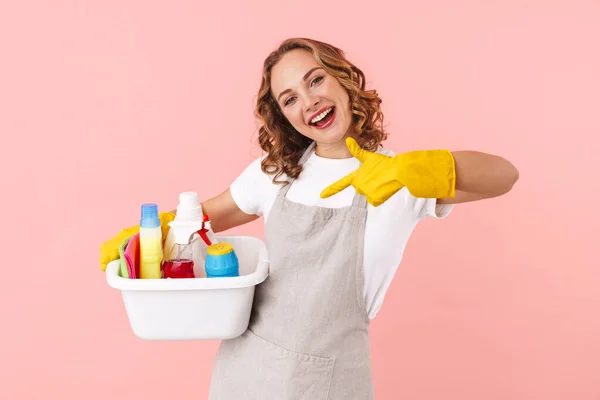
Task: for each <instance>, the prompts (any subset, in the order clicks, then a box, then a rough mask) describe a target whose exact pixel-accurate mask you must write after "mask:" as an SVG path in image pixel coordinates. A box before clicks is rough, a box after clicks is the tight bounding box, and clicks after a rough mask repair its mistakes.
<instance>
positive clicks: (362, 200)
mask: <svg viewBox="0 0 600 400" xmlns="http://www.w3.org/2000/svg"><path fill="white" fill-rule="evenodd" d="M352 207H357V208H367V198H366V197H365V196H364V195H362V194H358V192H356V194H355V195H354V198H353V199H352Z"/></svg>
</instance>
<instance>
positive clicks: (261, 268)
mask: <svg viewBox="0 0 600 400" xmlns="http://www.w3.org/2000/svg"><path fill="white" fill-rule="evenodd" d="M218 241H219V242H228V243H231V244H232V245H233V249H234V251H235V253H236V255H237V257H238V260H239V264H240V276H237V277H231V278H188V279H128V278H123V277H121V276H120V275H119V260H115V261H112V262H110V263H109V264H108V265H107V267H106V281H107V282H108V284H109V285H110V286H111V287H113V288H115V289H118V290H120V291H121V293H122V295H123V301H124V303H125V310H126V312H127V316H128V318H129V323H130V324H131V328H132V330H133V332H134V334H135V335H136V336H138V337H140V338H142V339H146V340H214V339H231V338H234V337H237V336H239V335H241V334H242V333H243V332H244V331H245V330H246V329H247V328H248V323H249V321H250V311H251V310H252V303H253V300H254V289H255V287H256V285H258V284H259V283H261V282H263V281H264V280H265V279H266V278H267V276H268V274H269V261H268V256H267V250H266V247H265V245H264V243H263V242H262V241H261V240H260V239H257V238H254V237H250V236H218Z"/></svg>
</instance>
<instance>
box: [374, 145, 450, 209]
mask: <svg viewBox="0 0 600 400" xmlns="http://www.w3.org/2000/svg"><path fill="white" fill-rule="evenodd" d="M379 153H381V154H385V155H387V156H390V157H394V156H395V153H394V152H393V151H392V150H389V149H383V148H380V149H379ZM402 190H403V191H405V192H406V193H405V194H406V196H407V201H408V206H409V207H410V208H411V209H412V211H413V214H414V215H415V217H416V218H417V219H425V218H436V219H442V218H446V217H447V216H448V215H449V214H450V212H451V211H452V209H453V208H454V204H437V199H433V198H421V197H414V196H413V195H412V194H410V192H409V191H408V189H407V188H402Z"/></svg>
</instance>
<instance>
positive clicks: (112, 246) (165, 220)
mask: <svg viewBox="0 0 600 400" xmlns="http://www.w3.org/2000/svg"><path fill="white" fill-rule="evenodd" d="M158 218H159V219H160V229H161V231H162V240H163V244H164V242H165V239H166V238H167V234H168V233H169V228H170V226H169V222H171V221H173V220H174V219H175V214H173V213H170V212H162V213H158ZM139 231H140V226H139V225H135V226H131V227H129V228H125V229H123V230H121V232H119V233H118V234H117V235H116V236H114V237H113V238H112V239H110V240H108V241H106V242H104V243H102V244H101V245H100V269H101V270H102V271H106V265H107V264H108V263H109V262H111V261H113V260H116V259H118V258H119V247H120V246H121V244H122V243H123V241H124V240H125V239H127V238H128V237H131V236H133V235H135V234H136V233H138V232H139Z"/></svg>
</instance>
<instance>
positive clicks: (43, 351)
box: [0, 0, 600, 400]
mask: <svg viewBox="0 0 600 400" xmlns="http://www.w3.org/2000/svg"><path fill="white" fill-rule="evenodd" d="M421 3H422V4H417V2H411V1H405V0H401V1H394V2H392V1H380V2H367V3H364V2H358V1H357V2H355V4H350V3H348V2H347V1H331V0H330V1H326V2H313V3H306V2H303V3H298V2H296V3H293V2H292V3H289V4H288V2H281V1H261V2H256V1H241V0H240V1H237V2H225V1H217V2H199V1H173V2H169V5H168V7H167V3H164V2H162V3H161V2H148V1H135V0H127V1H123V0H120V1H114V0H113V1H107V0H105V1H52V2H45V1H22V2H18V5H16V4H17V3H15V2H13V3H10V2H3V4H2V5H1V6H0V51H1V56H0V57H1V62H0V71H1V73H0V115H1V116H0V132H1V133H2V138H3V140H2V141H3V152H2V157H0V171H2V172H1V173H2V197H1V200H0V201H1V202H2V204H1V205H2V209H3V210H4V217H3V218H2V220H3V225H2V230H1V235H2V236H1V238H0V239H1V243H2V247H3V251H2V254H3V255H4V257H5V259H4V262H3V266H2V270H3V273H2V280H1V283H0V315H1V319H0V321H1V328H0V360H2V361H1V362H0V382H1V383H0V398H2V399H7V400H8V399H10V400H12V399H40V398H47V399H50V398H52V399H83V398H85V399H109V398H110V399H127V398H135V399H145V400H151V399H165V398H177V399H204V398H206V391H207V388H208V382H209V377H210V370H211V361H212V358H213V356H214V354H215V351H216V348H217V342H182V343H154V342H145V341H142V340H140V339H137V338H136V337H135V336H134V335H133V334H132V332H131V330H130V327H129V323H128V320H127V316H126V314H125V310H124V307H123V303H122V299H121V295H120V293H119V292H118V291H116V290H114V289H112V288H110V287H108V285H107V284H106V282H105V278H104V273H102V272H101V271H100V270H99V266H98V247H99V244H100V243H101V242H102V241H104V240H106V239H108V238H109V237H111V236H112V235H113V234H115V233H116V232H118V230H119V229H121V228H122V227H125V226H129V225H133V224H136V223H137V221H138V213H139V206H140V204H141V203H143V202H148V201H153V202H157V203H158V204H159V206H160V207H161V209H163V210H167V209H170V208H172V207H174V206H175V205H176V202H177V194H178V193H179V192H180V191H184V190H196V191H198V192H199V193H200V195H201V197H202V198H207V197H210V196H213V195H215V194H217V193H219V192H220V191H221V190H223V189H225V188H226V187H227V186H228V185H229V183H230V182H231V181H232V180H233V179H234V178H235V177H236V176H237V174H238V173H239V172H241V170H242V169H243V168H244V167H245V166H246V165H247V164H248V163H249V162H250V161H251V160H252V159H253V158H254V157H257V156H258V155H259V154H260V151H259V149H258V147H257V145H256V130H255V125H254V121H253V118H252V106H253V101H254V96H255V95H256V91H257V89H258V84H259V79H260V71H261V66H262V61H263V59H264V58H265V57H266V55H267V54H268V52H269V51H271V50H272V49H274V48H275V46H276V45H277V44H278V43H279V42H280V41H281V40H283V39H284V38H287V37H290V36H308V37H314V38H318V39H321V40H324V41H329V42H331V43H333V44H335V45H337V46H339V47H341V48H343V49H345V50H346V52H347V53H348V56H349V57H350V58H351V59H352V60H353V61H355V62H356V63H357V64H358V65H359V66H360V67H361V68H362V69H363V70H364V72H365V73H366V74H367V77H368V80H369V83H370V84H371V86H372V87H375V88H377V89H378V91H379V92H380V94H381V95H382V97H383V99H384V104H383V106H384V111H385V112H386V120H387V123H388V125H389V130H390V131H392V133H393V136H392V137H391V138H390V139H389V141H388V142H387V146H388V147H390V148H392V149H394V150H395V151H404V150H410V149H415V148H431V147H436V148H439V147H447V148H450V149H453V150H458V149H476V150H481V151H487V152H491V153H495V154H500V155H502V156H505V157H507V158H508V159H510V160H511V161H512V162H514V163H515V164H516V165H517V166H518V168H519V169H520V172H521V179H520V181H519V182H518V184H517V186H516V187H515V188H514V190H513V191H512V192H511V193H510V194H509V195H507V196H504V197H502V198H499V199H492V200H488V201H484V202H480V203H473V204H466V205H459V206H457V207H456V209H455V211H454V213H453V214H452V216H451V217H450V218H448V219H446V220H443V221H433V220H431V221H426V222H424V223H423V224H422V225H420V226H419V227H418V228H417V231H416V232H415V234H414V236H413V238H412V239H411V243H410V245H409V249H408V251H407V254H406V257H405V259H404V262H403V264H402V266H401V268H400V269H399V271H398V274H397V275H396V278H395V281H394V283H393V285H392V287H391V288H390V291H389V294H388V296H387V298H386V301H385V304H384V306H383V309H382V310H381V311H380V313H379V314H378V316H377V318H376V319H375V321H374V322H373V325H372V345H373V367H374V379H375V386H376V393H377V399H407V400H434V399H435V400H437V399H448V400H459V399H460V400H480V399H486V400H508V399H510V400H534V399H540V400H541V399H543V400H559V399H560V400H597V399H599V398H600V317H599V314H598V309H599V307H600V290H598V285H599V282H600V262H599V261H598V259H597V257H595V255H596V254H594V251H593V250H594V248H593V247H592V246H594V245H595V246H596V247H595V249H597V246H598V230H597V227H598V225H599V223H600V220H599V217H598V211H597V208H598V198H599V196H600V190H599V189H598V184H597V177H598V171H600V167H598V163H597V162H596V161H593V160H592V157H594V156H596V157H597V155H598V151H599V150H600V140H599V136H600V135H599V132H600V119H599V118H598V115H599V114H598V112H599V110H600V46H598V39H599V38H600V3H598V2H597V1H581V0H580V1H574V0H569V1H567V0H563V1H533V0H527V1H524V0H511V1H506V0H504V1H499V0H496V1H486V2H475V1H459V0H456V1H452V2H446V1H433V2H431V1H429V2H421ZM367 5H368V6H367ZM131 170H133V171H134V173H135V178H133V179H132V178H128V174H127V171H131ZM262 232H263V231H262V221H258V222H255V223H253V224H250V225H248V226H245V227H241V228H238V229H235V230H233V231H232V232H231V233H234V234H250V235H257V236H261V235H262Z"/></svg>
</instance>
